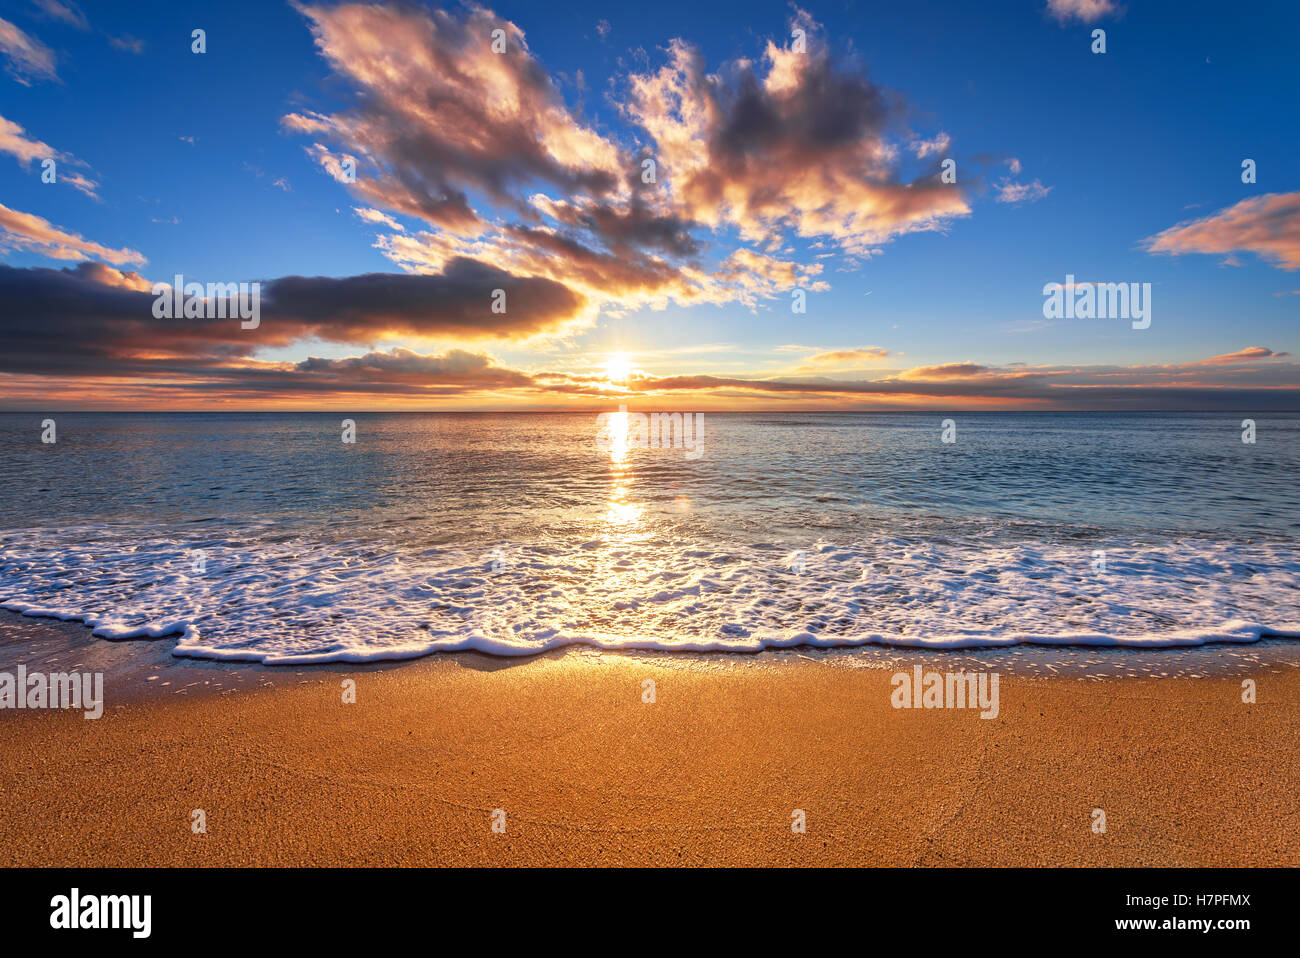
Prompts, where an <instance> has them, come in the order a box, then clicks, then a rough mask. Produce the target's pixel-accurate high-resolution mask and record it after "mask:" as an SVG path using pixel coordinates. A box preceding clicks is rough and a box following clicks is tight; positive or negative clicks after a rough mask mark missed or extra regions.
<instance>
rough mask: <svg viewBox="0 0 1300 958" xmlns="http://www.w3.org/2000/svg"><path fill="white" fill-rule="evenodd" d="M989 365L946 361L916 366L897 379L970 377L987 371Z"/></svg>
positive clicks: (981, 374)
mask: <svg viewBox="0 0 1300 958" xmlns="http://www.w3.org/2000/svg"><path fill="white" fill-rule="evenodd" d="M989 371H990V370H989V367H987V366H980V365H978V364H977V363H969V362H968V363H946V364H945V365H942V366H917V367H915V368H914V369H908V370H906V371H905V372H903V373H901V374H900V375H899V377H898V378H899V379H908V380H912V379H917V380H929V379H970V378H973V377H977V376H984V375H987V374H988V373H989Z"/></svg>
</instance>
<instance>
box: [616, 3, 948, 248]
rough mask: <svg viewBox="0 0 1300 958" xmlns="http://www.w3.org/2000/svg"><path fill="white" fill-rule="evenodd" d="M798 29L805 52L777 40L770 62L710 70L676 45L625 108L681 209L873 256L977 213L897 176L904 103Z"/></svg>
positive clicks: (941, 190) (803, 21)
mask: <svg viewBox="0 0 1300 958" xmlns="http://www.w3.org/2000/svg"><path fill="white" fill-rule="evenodd" d="M795 24H796V26H798V27H799V28H801V29H803V30H804V31H805V33H806V35H807V50H806V52H802V53H801V52H796V51H795V50H794V49H793V48H786V47H778V46H777V45H776V44H775V43H773V42H771V41H769V42H768V44H767V46H766V48H765V50H764V55H763V58H762V64H761V65H758V66H756V65H755V64H753V63H751V62H749V61H744V60H742V61H738V62H736V63H732V64H729V65H728V66H727V67H726V68H725V69H723V70H721V71H718V72H709V71H707V70H706V68H705V65H704V61H703V58H702V56H701V55H700V53H699V52H698V51H697V50H695V49H694V48H693V47H691V46H689V45H687V44H686V43H685V42H683V41H681V40H675V41H673V42H672V44H671V45H670V47H669V57H670V62H669V63H668V65H666V66H664V67H663V68H661V69H660V70H659V71H658V72H656V73H653V74H644V75H637V76H633V77H632V78H631V79H630V93H629V102H628V103H627V104H626V105H625V107H624V109H625V113H626V115H627V116H628V117H629V118H630V119H632V120H634V121H635V122H637V123H638V124H639V125H640V126H642V127H643V128H644V129H645V131H646V132H647V134H648V135H649V136H650V138H651V140H652V141H653V143H654V147H653V150H652V153H653V155H654V157H655V158H656V159H657V162H658V165H659V168H660V169H661V170H663V171H664V176H665V185H666V188H667V189H668V190H670V192H671V201H672V203H673V205H674V208H675V209H676V210H677V212H678V214H679V215H681V216H682V217H683V218H686V219H691V220H695V221H698V222H701V223H704V224H706V225H708V226H711V227H716V226H721V225H734V226H736V227H737V228H738V229H739V230H740V232H741V235H742V236H743V237H744V238H746V239H748V240H750V241H763V240H765V239H768V238H769V237H770V235H771V234H772V233H773V232H777V231H782V230H785V229H792V230H793V231H794V232H796V233H797V234H798V235H799V236H801V237H827V238H830V239H832V240H834V241H835V242H836V243H838V244H839V245H840V246H841V247H843V248H844V249H845V250H847V251H849V252H852V253H856V254H858V255H864V256H865V255H870V254H871V253H872V252H874V250H875V248H876V247H878V246H879V245H881V244H883V243H886V242H888V241H889V240H891V239H893V238H895V237H898V236H901V235H904V234H907V233H911V232H916V231H925V230H941V229H944V228H945V227H946V225H947V224H948V223H949V222H951V220H953V219H955V218H957V217H962V216H966V215H968V214H969V213H970V208H969V207H968V206H967V204H966V201H965V199H964V198H963V196H962V193H961V191H960V190H959V188H958V187H956V186H954V185H947V184H943V183H941V182H940V181H939V179H938V177H937V176H936V175H927V176H924V177H921V178H920V179H916V180H912V181H904V180H902V179H900V178H899V177H898V176H897V173H896V170H895V166H894V163H895V157H896V154H897V147H896V145H895V144H894V143H892V142H891V141H889V140H888V139H887V137H886V133H887V131H888V129H889V127H890V126H891V124H894V123H896V122H898V121H899V120H900V119H901V105H900V102H899V98H898V97H897V96H895V95H893V94H891V93H889V92H888V91H885V90H883V89H881V88H879V87H877V86H875V85H874V84H872V83H871V82H870V81H868V80H867V79H866V78H865V77H864V76H862V75H861V74H860V73H859V72H856V71H854V70H853V69H849V68H847V67H845V66H843V65H841V64H839V63H837V62H836V61H835V60H834V58H833V57H832V55H831V52H830V48H829V46H828V45H827V43H826V40H825V38H824V36H823V35H822V32H821V29H820V27H819V26H818V25H817V24H816V23H814V22H813V21H811V20H810V19H809V18H808V17H807V15H806V14H804V13H802V12H800V13H798V14H797V16H796V18H795Z"/></svg>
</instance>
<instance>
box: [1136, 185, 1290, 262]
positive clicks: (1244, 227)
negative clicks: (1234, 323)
mask: <svg viewBox="0 0 1300 958" xmlns="http://www.w3.org/2000/svg"><path fill="white" fill-rule="evenodd" d="M1145 243H1146V248H1147V249H1148V250H1149V251H1150V252H1152V253H1171V254H1173V255H1180V254H1183V253H1219V254H1228V255H1231V254H1233V253H1237V252H1246V253H1254V254H1255V255H1257V256H1259V257H1260V258H1261V259H1263V260H1265V261H1266V262H1269V263H1272V264H1273V265H1275V266H1278V267H1280V268H1282V269H1286V270H1292V269H1300V190H1297V191H1295V192H1293V193H1268V194H1266V195H1264V196H1256V197H1252V198H1250V199H1248V200H1242V201H1241V202H1239V203H1236V204H1234V205H1233V206H1229V207H1228V208H1227V209H1223V210H1220V211H1219V212H1217V213H1214V214H1211V215H1210V216H1206V217H1203V218H1201V219H1198V220H1191V221H1188V222H1185V223H1179V224H1178V225H1176V226H1172V227H1170V228H1169V229H1167V230H1164V231H1163V232H1160V233H1157V234H1156V235H1155V236H1151V237H1148V238H1147V239H1146V241H1145Z"/></svg>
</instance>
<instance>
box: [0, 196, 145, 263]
mask: <svg viewBox="0 0 1300 958" xmlns="http://www.w3.org/2000/svg"><path fill="white" fill-rule="evenodd" d="M5 249H25V250H30V251H31V252H33V253H38V254H40V255H41V256H46V257H49V258H50V259H61V260H81V259H85V258H86V257H88V256H89V257H94V258H95V259H101V260H104V261H105V262H108V263H112V264H113V265H114V266H124V265H127V264H132V263H134V264H136V265H138V266H143V265H144V264H145V263H146V262H148V260H146V259H145V258H144V255H143V254H142V253H140V252H138V251H136V250H133V249H128V248H125V247H124V248H122V249H113V248H112V247H109V246H104V245H103V244H101V243H96V242H93V241H92V240H88V239H85V238H83V237H82V236H81V235H80V234H78V233H73V232H69V231H67V230H64V229H62V228H60V227H58V226H54V225H52V224H51V223H50V222H49V220H46V219H42V218H41V217H39V216H36V215H35V214H33V213H23V212H20V211H19V210H12V209H10V208H9V207H7V206H5V205H4V204H3V203H0V250H5Z"/></svg>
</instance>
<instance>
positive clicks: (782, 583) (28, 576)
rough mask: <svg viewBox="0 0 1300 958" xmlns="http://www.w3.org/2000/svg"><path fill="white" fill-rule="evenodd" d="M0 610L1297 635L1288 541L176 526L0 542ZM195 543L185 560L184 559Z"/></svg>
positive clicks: (807, 631) (765, 636)
mask: <svg viewBox="0 0 1300 958" xmlns="http://www.w3.org/2000/svg"><path fill="white" fill-rule="evenodd" d="M0 546H3V551H0V606H2V607H4V608H7V609H11V610H14V611H18V612H23V613H25V614H27V615H36V616H51V617H55V618H59V619H65V620H80V621H83V622H85V623H86V624H87V625H89V626H91V627H92V628H93V629H94V633H95V634H96V635H99V636H102V637H105V638H109V639H133V638H153V639H157V638H163V637H176V638H177V639H178V641H177V644H176V647H175V650H174V651H175V654H176V655H180V656H194V657H199V658H209V659H221V660H244V661H255V662H261V663H265V664H285V663H294V664H297V663H313V662H365V661H373V660H382V659H407V658H415V657H418V656H423V655H427V654H429V653H432V652H440V651H458V650H468V649H473V650H477V651H480V652H487V653H491V654H494V655H528V654H533V653H536V652H541V651H545V650H548V649H553V648H556V647H559V646H564V645H570V644H575V643H584V644H590V645H594V646H599V647H605V648H623V649H665V650H674V651H683V652H688V651H690V652H695V651H727V652H748V651H757V650H761V649H765V648H781V647H791V646H815V647H836V646H856V645H865V644H881V645H896V646H913V647H925V648H936V649H952V648H971V647H996V646H1012V645H1020V644H1035V645H1091V646H1139V647H1176V646H1191V645H1202V644H1205V643H1208V642H1252V641H1256V640H1257V639H1259V638H1260V637H1261V636H1262V635H1279V636H1289V637H1300V611H1298V610H1300V589H1298V588H1297V575H1296V574H1297V571H1300V564H1298V563H1297V560H1296V558H1295V556H1294V555H1293V553H1292V551H1291V550H1290V549H1289V548H1287V547H1285V546H1284V545H1283V544H1280V543H1257V544H1251V543H1223V542H1211V541H1198V540H1186V541H1177V542H1171V543H1167V544H1164V545H1159V546H1153V545H1139V544H1137V543H1133V544H1129V545H1123V544H1115V543H1109V544H1107V563H1106V566H1107V570H1108V571H1107V572H1106V573H1096V572H1094V571H1093V569H1092V551H1091V550H1092V549H1093V548H1094V547H1095V544H1088V545H1078V546H1071V545H1044V544H1042V543H1020V544H1009V543H1006V542H998V541H995V540H993V539H990V540H989V541H987V542H979V541H967V542H963V543H960V544H952V543H939V542H937V541H934V540H932V539H931V540H924V539H920V540H918V539H914V538H906V537H889V536H884V537H880V538H877V539H872V540H868V541H856V542H820V543H817V544H816V545H814V546H805V547H804V548H805V549H806V556H805V566H804V568H805V571H804V572H803V573H796V572H793V571H791V570H790V563H789V556H790V554H791V551H792V549H793V548H797V546H793V545H792V544H791V543H778V542H771V543H756V544H748V545H746V546H744V547H729V548H725V549H720V548H717V547H716V546H714V545H711V544H709V543H705V542H697V543H674V544H671V545H670V544H654V543H648V542H644V541H620V540H616V539H613V540H609V541H604V540H594V541H587V542H583V543H581V544H562V543H559V542H552V541H540V542H537V543H534V544H531V545H512V546H510V547H509V548H503V549H490V548H489V549H476V550H472V551H470V550H460V549H442V548H437V549H426V550H418V549H416V550H413V549H411V548H409V547H398V546H396V545H393V544H388V543H384V542H366V541H357V540H351V541H339V542H326V541H321V540H317V539H313V538H293V537H285V536H271V535H264V536H252V537H241V538H239V539H229V538H228V539H214V540H212V541H209V542H204V543H201V544H200V543H195V542H193V541H187V542H184V543H182V542H180V541H178V540H176V539H169V538H159V537H150V536H148V535H145V534H142V533H141V534H131V533H129V532H124V531H122V530H120V529H113V530H112V532H111V534H110V532H109V531H108V530H106V529H104V528H102V527H100V528H85V529H80V530H77V529H73V530H64V531H61V532H58V533H54V532H52V531H50V530H25V531H18V532H12V533H7V534H4V535H3V536H0ZM194 548H202V549H203V550H204V554H205V562H206V568H205V571H204V572H202V573H196V572H194V571H193V569H192V553H191V551H190V550H191V549H194Z"/></svg>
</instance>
